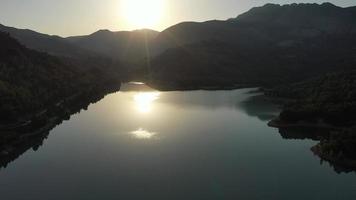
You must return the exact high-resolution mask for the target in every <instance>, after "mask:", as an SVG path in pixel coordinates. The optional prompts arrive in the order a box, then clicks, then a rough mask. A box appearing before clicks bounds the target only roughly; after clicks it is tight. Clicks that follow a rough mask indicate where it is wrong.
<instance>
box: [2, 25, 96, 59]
mask: <svg viewBox="0 0 356 200" xmlns="http://www.w3.org/2000/svg"><path fill="white" fill-rule="evenodd" d="M0 31H2V32H6V33H9V34H10V35H11V36H12V37H13V38H15V39H17V40H18V41H19V42H20V43H22V44H23V45H25V46H26V47H27V48H30V49H33V50H37V51H40V52H46V53H49V54H51V55H55V56H61V57H70V58H87V57H96V56H97V55H96V54H95V53H93V52H91V51H88V50H85V49H82V48H79V47H77V46H75V45H73V44H71V43H69V42H68V41H66V40H65V39H64V38H62V37H59V36H51V35H46V34H42V33H38V32H35V31H32V30H28V29H17V28H12V27H7V26H4V25H1V24H0Z"/></svg>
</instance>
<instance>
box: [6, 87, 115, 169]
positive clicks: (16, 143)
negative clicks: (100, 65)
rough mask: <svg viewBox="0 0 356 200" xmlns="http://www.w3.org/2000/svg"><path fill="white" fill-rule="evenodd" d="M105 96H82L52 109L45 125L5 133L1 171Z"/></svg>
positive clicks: (35, 149) (37, 147) (39, 145)
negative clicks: (73, 116)
mask: <svg viewBox="0 0 356 200" xmlns="http://www.w3.org/2000/svg"><path fill="white" fill-rule="evenodd" d="M103 92H104V90H103ZM105 92H109V91H105ZM104 96H105V93H103V94H99V95H96V96H94V95H90V96H82V97H81V98H80V99H77V100H76V101H74V102H64V103H63V104H61V106H59V107H58V108H52V109H53V110H52V114H47V115H48V116H47V119H46V123H45V124H42V123H41V125H40V126H37V125H36V127H32V126H31V125H30V126H29V127H24V128H21V129H16V130H8V131H3V132H2V133H1V135H0V169H1V168H6V167H7V166H8V164H9V163H11V162H13V161H15V160H16V159H18V158H19V157H20V156H21V155H22V154H24V153H26V152H27V151H28V150H30V149H31V148H32V149H33V150H34V151H37V150H38V149H39V147H41V146H42V144H43V142H44V140H45V139H46V138H47V137H48V135H49V134H50V131H51V130H52V129H53V128H55V127H56V126H57V125H59V124H61V123H62V122H63V121H65V120H69V119H70V116H71V115H73V114H75V113H80V112H81V110H83V109H84V110H86V109H87V108H88V106H89V105H90V104H91V103H96V102H98V101H99V100H101V99H102V98H103V97H104Z"/></svg>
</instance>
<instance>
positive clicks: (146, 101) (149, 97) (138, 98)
mask: <svg viewBox="0 0 356 200" xmlns="http://www.w3.org/2000/svg"><path fill="white" fill-rule="evenodd" d="M159 96H160V93H159V92H140V93H137V94H135V96H134V101H135V104H136V108H137V110H138V111H139V112H141V113H149V112H150V111H151V110H152V103H153V102H154V101H155V100H157V99H159Z"/></svg>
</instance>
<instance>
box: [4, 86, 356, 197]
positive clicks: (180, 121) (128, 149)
mask: <svg viewBox="0 0 356 200" xmlns="http://www.w3.org/2000/svg"><path fill="white" fill-rule="evenodd" d="M137 87H138V86H137ZM142 87H144V86H142ZM131 89H132V87H130V86H128V85H126V86H124V88H123V91H121V92H118V93H116V94H112V95H109V96H107V97H106V98H104V99H103V100H101V101H100V102H98V103H96V104H94V105H91V106H90V107H89V109H88V110H87V111H83V112H81V113H80V114H76V115H73V116H72V118H71V119H70V120H69V121H66V122H64V123H62V124H61V125H59V126H57V127H56V128H55V129H53V130H52V131H51V133H50V136H49V138H48V139H47V140H45V141H44V144H43V146H41V147H40V148H39V149H38V150H37V151H33V150H30V151H28V152H26V153H25V154H23V155H22V156H21V157H20V158H19V159H17V160H15V161H14V162H12V163H11V164H9V165H8V167H7V168H5V169H2V170H1V171H0V199H1V200H32V199H33V200H64V199H73V200H81V199H83V200H91V199H95V200H114V199H115V200H117V199H123V200H143V199H153V200H175V199H177V200H200V199H203V200H205V199H207V200H210V199H214V200H215V199H231V200H236V199H248V200H255V199H261V200H266V199H274V200H275V199H283V200H286V199H288V200H290V199H295V200H300V199H323V200H325V199H338V200H341V199H345V200H346V199H347V200H350V199H355V198H356V174H355V173H348V174H346V173H342V174H337V173H336V172H334V170H333V168H332V167H330V166H329V165H328V164H325V163H324V164H323V165H321V164H320V159H319V158H318V157H316V156H314V155H313V153H312V152H311V151H310V147H311V146H313V145H315V144H316V143H317V142H315V141H310V140H284V139H282V137H281V135H280V134H279V133H278V130H276V129H273V128H269V127H267V125H266V123H267V121H268V120H269V119H270V118H271V117H273V115H276V114H277V113H278V108H277V107H276V106H273V105H271V104H269V103H267V102H264V101H262V100H261V99H259V98H258V97H257V98H256V97H255V96H256V95H257V94H255V93H251V92H249V91H251V89H243V90H235V91H192V92H156V91H149V90H142V91H130V90H131Z"/></svg>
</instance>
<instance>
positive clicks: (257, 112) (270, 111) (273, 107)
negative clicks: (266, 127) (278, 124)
mask: <svg viewBox="0 0 356 200" xmlns="http://www.w3.org/2000/svg"><path fill="white" fill-rule="evenodd" d="M237 107H239V108H241V110H243V111H245V112H246V114H248V115H249V116H251V117H257V118H258V119H260V120H261V121H269V120H272V119H273V118H275V117H276V116H277V115H278V114H279V112H280V108H279V106H278V105H277V104H274V103H272V102H271V101H269V100H268V99H267V98H266V97H265V96H264V95H262V94H257V95H254V96H251V97H249V98H248V99H247V100H245V101H242V102H239V103H238V104H237Z"/></svg>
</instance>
